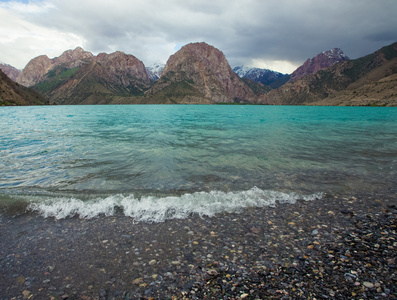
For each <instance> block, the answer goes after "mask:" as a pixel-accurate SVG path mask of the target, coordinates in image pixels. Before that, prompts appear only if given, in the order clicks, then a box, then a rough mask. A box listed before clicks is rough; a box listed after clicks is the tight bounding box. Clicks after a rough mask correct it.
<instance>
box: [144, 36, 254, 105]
mask: <svg viewBox="0 0 397 300" xmlns="http://www.w3.org/2000/svg"><path fill="white" fill-rule="evenodd" d="M146 96H147V97H148V98H151V99H155V100H159V101H160V99H161V98H163V99H165V100H166V102H170V103H232V102H249V101H251V102H253V101H255V99H256V96H255V94H254V92H253V91H252V89H251V88H250V87H248V85H246V84H245V83H244V82H243V81H242V80H241V79H240V78H239V77H238V75H237V74H236V73H234V72H233V70H232V69H231V67H230V66H229V63H228V62H227V60H226V58H225V56H224V54H223V53H222V52H221V51H219V50H218V49H216V48H214V47H213V46H210V45H208V44H206V43H192V44H188V45H186V46H184V47H182V48H181V49H180V50H179V51H178V52H177V53H175V54H174V55H172V56H171V57H170V58H169V59H168V61H167V63H166V65H165V67H164V70H163V72H162V75H161V77H160V79H159V80H158V81H157V82H156V83H155V85H154V86H153V87H152V88H151V89H150V90H149V91H148V92H147V93H146Z"/></svg>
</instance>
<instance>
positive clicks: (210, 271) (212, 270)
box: [207, 269, 219, 276]
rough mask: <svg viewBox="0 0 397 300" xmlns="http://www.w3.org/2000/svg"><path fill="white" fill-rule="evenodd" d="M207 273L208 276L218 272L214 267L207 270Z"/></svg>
mask: <svg viewBox="0 0 397 300" xmlns="http://www.w3.org/2000/svg"><path fill="white" fill-rule="evenodd" d="M207 274H208V275H210V276H216V275H218V274H219V273H218V272H217V271H216V270H215V269H211V270H208V271H207Z"/></svg>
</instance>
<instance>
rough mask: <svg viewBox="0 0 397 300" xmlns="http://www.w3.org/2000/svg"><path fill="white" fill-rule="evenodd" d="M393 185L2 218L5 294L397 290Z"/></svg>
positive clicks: (252, 295)
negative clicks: (245, 203)
mask: <svg viewBox="0 0 397 300" xmlns="http://www.w3.org/2000/svg"><path fill="white" fill-rule="evenodd" d="M396 205H397V196H396V193H395V192H393V191H390V192H389V193H387V194H380V193H379V194H375V195H373V194H356V195H338V196H330V195H329V196H328V197H326V198H324V199H321V200H314V201H298V202H297V203H295V204H277V205H276V207H274V208H273V207H263V208H247V209H244V210H243V211H241V212H240V213H222V214H218V215H217V216H215V217H212V218H207V217H204V218H200V217H198V216H196V215H194V216H191V217H190V218H188V219H174V220H167V221H165V222H163V223H153V224H148V223H134V221H133V220H132V219H131V218H129V217H125V216H123V215H115V216H109V217H105V216H101V217H98V218H94V219H89V220H84V219H78V218H77V217H74V218H70V219H63V220H58V221H57V220H54V219H52V218H48V219H44V218H42V217H40V216H38V215H36V214H34V213H29V214H24V215H21V216H16V217H10V216H2V217H1V219H0V238H1V241H2V242H1V244H0V295H1V299H49V298H50V299H51V297H52V299H184V298H186V299H215V298H216V299H262V298H269V299H280V298H281V299H289V298H297V299H306V298H321V299H325V298H335V297H336V298H343V299H344V298H350V299H356V298H357V299H359V298H362V299H365V298H367V299H377V298H382V299H384V298H397V287H396V286H397V266H396V265H397V255H396V253H397V233H396V231H397V227H396V226H397V206H396Z"/></svg>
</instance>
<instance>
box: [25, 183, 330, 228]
mask: <svg viewBox="0 0 397 300" xmlns="http://www.w3.org/2000/svg"><path fill="white" fill-rule="evenodd" d="M322 196H323V194H322V193H317V194H312V195H300V194H297V193H282V192H277V191H271V190H261V189H259V188H257V187H254V188H252V189H250V190H247V191H238V192H221V191H211V192H196V193H191V194H184V195H181V196H167V197H156V196H143V197H140V198H136V197H134V195H128V196H123V195H121V194H119V195H112V196H109V197H105V198H97V199H94V200H90V201H82V200H80V199H76V198H52V199H48V200H45V201H34V202H32V203H30V205H29V206H28V210H31V211H36V212H38V213H39V214H40V215H42V216H43V217H44V218H49V217H54V218H55V219H65V218H70V217H74V216H78V217H79V218H81V219H91V218H95V217H98V216H100V215H105V216H112V215H114V214H115V213H116V212H117V211H120V210H121V211H122V213H123V214H124V215H125V216H129V217H131V218H133V219H134V220H135V221H138V222H139V221H140V222H150V223H152V222H164V221H165V220H168V219H184V218H187V217H189V216H190V215H192V214H197V215H199V216H208V217H213V216H214V215H215V214H217V213H222V212H238V211H240V210H242V209H244V208H247V207H263V206H275V205H276V203H295V202H296V201H297V200H306V201H310V200H315V199H321V198H322Z"/></svg>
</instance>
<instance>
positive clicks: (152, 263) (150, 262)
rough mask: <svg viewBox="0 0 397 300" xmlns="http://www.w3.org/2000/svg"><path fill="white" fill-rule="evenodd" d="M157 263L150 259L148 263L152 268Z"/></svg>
mask: <svg viewBox="0 0 397 300" xmlns="http://www.w3.org/2000/svg"><path fill="white" fill-rule="evenodd" d="M156 263H157V261H156V260H155V259H152V260H151V261H149V266H153V265H155V264H156Z"/></svg>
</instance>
